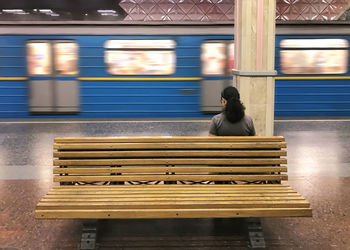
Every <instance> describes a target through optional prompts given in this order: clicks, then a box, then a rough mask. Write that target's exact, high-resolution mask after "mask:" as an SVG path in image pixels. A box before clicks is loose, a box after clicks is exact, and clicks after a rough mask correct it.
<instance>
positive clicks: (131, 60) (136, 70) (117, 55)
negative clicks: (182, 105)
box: [105, 50, 175, 75]
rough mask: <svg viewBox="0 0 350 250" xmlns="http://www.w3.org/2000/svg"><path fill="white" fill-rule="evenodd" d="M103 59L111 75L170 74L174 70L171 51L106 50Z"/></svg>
mask: <svg viewBox="0 0 350 250" xmlns="http://www.w3.org/2000/svg"><path fill="white" fill-rule="evenodd" d="M105 60H106V64H107V71H108V73H110V74H112V75H170V74H173V73H174V72H175V53H174V52H173V51H135V50H130V51H129V50H108V51H106V55H105Z"/></svg>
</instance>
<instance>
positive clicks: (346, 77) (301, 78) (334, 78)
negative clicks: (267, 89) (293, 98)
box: [275, 76, 350, 80]
mask: <svg viewBox="0 0 350 250" xmlns="http://www.w3.org/2000/svg"><path fill="white" fill-rule="evenodd" d="M275 80H350V76H276V77H275Z"/></svg>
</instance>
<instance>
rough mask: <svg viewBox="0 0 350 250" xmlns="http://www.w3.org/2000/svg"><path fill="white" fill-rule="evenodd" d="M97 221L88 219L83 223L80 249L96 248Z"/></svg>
mask: <svg viewBox="0 0 350 250" xmlns="http://www.w3.org/2000/svg"><path fill="white" fill-rule="evenodd" d="M97 223H98V221H97V220H89V221H86V222H84V223H83V230H82V234H81V241H80V249H85V250H86V249H96V241H97V229H98V225H97Z"/></svg>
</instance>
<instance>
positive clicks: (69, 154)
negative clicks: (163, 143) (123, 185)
mask: <svg viewBox="0 0 350 250" xmlns="http://www.w3.org/2000/svg"><path fill="white" fill-rule="evenodd" d="M286 155H287V151H285V150H255V151H253V150H163V151H161V150H157V151H155V150H149V151H139V150H138V151H56V152H54V153H53V156H54V157H57V158H113V157H167V156H172V157H175V156H176V157H186V156H188V157H219V156H221V157H222V156H226V157H233V156H235V157H237V156H240V157H248V156H249V157H259V156H260V157H267V156H286Z"/></svg>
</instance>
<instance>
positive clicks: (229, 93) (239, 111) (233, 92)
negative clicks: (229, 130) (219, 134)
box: [221, 86, 245, 123]
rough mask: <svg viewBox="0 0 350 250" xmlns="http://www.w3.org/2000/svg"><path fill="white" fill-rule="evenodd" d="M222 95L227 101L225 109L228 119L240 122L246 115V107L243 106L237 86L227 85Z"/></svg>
mask: <svg viewBox="0 0 350 250" xmlns="http://www.w3.org/2000/svg"><path fill="white" fill-rule="evenodd" d="M221 97H222V98H224V99H225V100H226V101H227V104H226V107H225V109H224V112H225V115H226V118H227V120H229V121H230V122H232V123H233V122H238V121H240V120H242V118H243V117H244V110H245V107H244V106H243V104H242V102H241V100H240V96H239V92H238V90H237V89H236V88H235V87H232V86H230V87H227V88H225V89H224V90H223V91H222V92H221Z"/></svg>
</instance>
